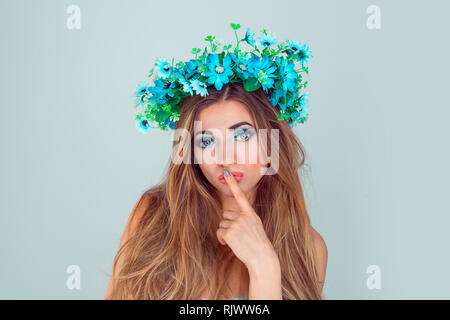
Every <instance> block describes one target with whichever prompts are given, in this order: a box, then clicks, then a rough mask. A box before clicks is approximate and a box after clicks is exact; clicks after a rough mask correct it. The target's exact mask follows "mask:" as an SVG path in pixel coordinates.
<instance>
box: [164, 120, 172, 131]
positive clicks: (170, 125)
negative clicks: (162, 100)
mask: <svg viewBox="0 0 450 320" xmlns="http://www.w3.org/2000/svg"><path fill="white" fill-rule="evenodd" d="M163 124H164V125H166V126H167V125H168V126H169V128H170V129H172V130H173V129H175V122H174V121H172V120H170V119H166V120H164V122H163Z"/></svg>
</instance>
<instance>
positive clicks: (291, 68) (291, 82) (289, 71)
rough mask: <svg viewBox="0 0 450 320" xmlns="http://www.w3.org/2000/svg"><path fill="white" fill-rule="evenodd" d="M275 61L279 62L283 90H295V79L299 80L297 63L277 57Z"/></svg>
mask: <svg viewBox="0 0 450 320" xmlns="http://www.w3.org/2000/svg"><path fill="white" fill-rule="evenodd" d="M275 61H276V62H277V64H278V71H279V74H280V75H281V77H282V79H283V90H284V92H285V93H286V92H287V91H288V90H289V91H291V92H292V91H294V88H295V81H296V80H297V72H295V64H293V63H290V62H289V61H288V60H286V59H282V58H280V57H276V58H275Z"/></svg>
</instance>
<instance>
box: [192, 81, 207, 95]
mask: <svg viewBox="0 0 450 320" xmlns="http://www.w3.org/2000/svg"><path fill="white" fill-rule="evenodd" d="M191 87H192V89H194V90H195V93H196V94H199V95H201V96H202V97H204V96H206V95H208V89H207V88H206V87H207V86H206V84H205V83H203V82H201V81H199V80H191Z"/></svg>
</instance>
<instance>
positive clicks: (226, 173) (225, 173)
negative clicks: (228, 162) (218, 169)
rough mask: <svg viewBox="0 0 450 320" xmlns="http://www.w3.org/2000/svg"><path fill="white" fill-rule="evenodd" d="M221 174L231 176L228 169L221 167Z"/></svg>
mask: <svg viewBox="0 0 450 320" xmlns="http://www.w3.org/2000/svg"><path fill="white" fill-rule="evenodd" d="M223 174H224V175H226V176H227V177H229V176H231V173H230V171H228V170H227V169H223Z"/></svg>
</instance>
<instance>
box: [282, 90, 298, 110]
mask: <svg viewBox="0 0 450 320" xmlns="http://www.w3.org/2000/svg"><path fill="white" fill-rule="evenodd" d="M297 98H298V92H294V93H293V94H292V96H291V98H290V99H289V101H288V102H287V103H286V104H285V103H284V99H282V100H281V101H280V102H279V104H280V107H281V110H283V111H284V110H286V108H287V107H288V106H291V107H292V106H293V105H294V100H296V99H297Z"/></svg>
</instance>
